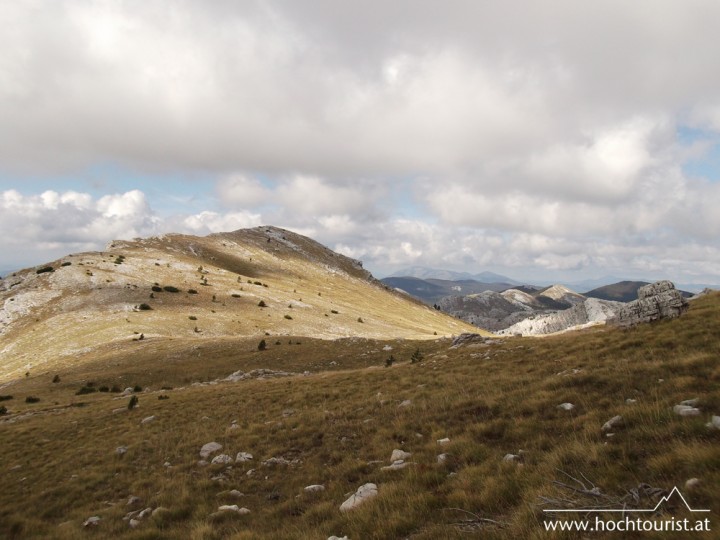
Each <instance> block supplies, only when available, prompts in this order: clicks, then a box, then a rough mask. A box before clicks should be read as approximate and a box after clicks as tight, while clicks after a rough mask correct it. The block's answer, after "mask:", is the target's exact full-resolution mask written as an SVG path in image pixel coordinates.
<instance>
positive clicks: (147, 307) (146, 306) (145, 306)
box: [138, 304, 152, 311]
mask: <svg viewBox="0 0 720 540" xmlns="http://www.w3.org/2000/svg"><path fill="white" fill-rule="evenodd" d="M138 309H139V310H140V311H150V310H152V307H151V306H150V304H140V305H139V306H138Z"/></svg>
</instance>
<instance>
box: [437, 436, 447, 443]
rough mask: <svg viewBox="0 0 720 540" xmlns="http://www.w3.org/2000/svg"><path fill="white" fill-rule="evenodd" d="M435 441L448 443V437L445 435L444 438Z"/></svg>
mask: <svg viewBox="0 0 720 540" xmlns="http://www.w3.org/2000/svg"><path fill="white" fill-rule="evenodd" d="M437 443H438V444H448V443H450V439H448V438H447V437H445V438H444V439H438V440H437Z"/></svg>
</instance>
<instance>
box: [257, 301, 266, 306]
mask: <svg viewBox="0 0 720 540" xmlns="http://www.w3.org/2000/svg"><path fill="white" fill-rule="evenodd" d="M258 306H259V307H267V304H266V303H265V301H264V300H260V301H259V302H258Z"/></svg>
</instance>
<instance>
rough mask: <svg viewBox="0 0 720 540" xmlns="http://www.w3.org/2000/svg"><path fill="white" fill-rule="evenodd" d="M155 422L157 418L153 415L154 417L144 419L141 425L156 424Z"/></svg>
mask: <svg viewBox="0 0 720 540" xmlns="http://www.w3.org/2000/svg"><path fill="white" fill-rule="evenodd" d="M154 421H155V416H154V415H153V416H148V417H146V418H143V419H142V420H141V421H140V423H141V424H149V423H150V422H154Z"/></svg>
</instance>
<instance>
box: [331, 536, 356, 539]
mask: <svg viewBox="0 0 720 540" xmlns="http://www.w3.org/2000/svg"><path fill="white" fill-rule="evenodd" d="M327 540H350V539H349V538H348V537H347V536H342V537H341V536H328V539H327Z"/></svg>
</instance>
